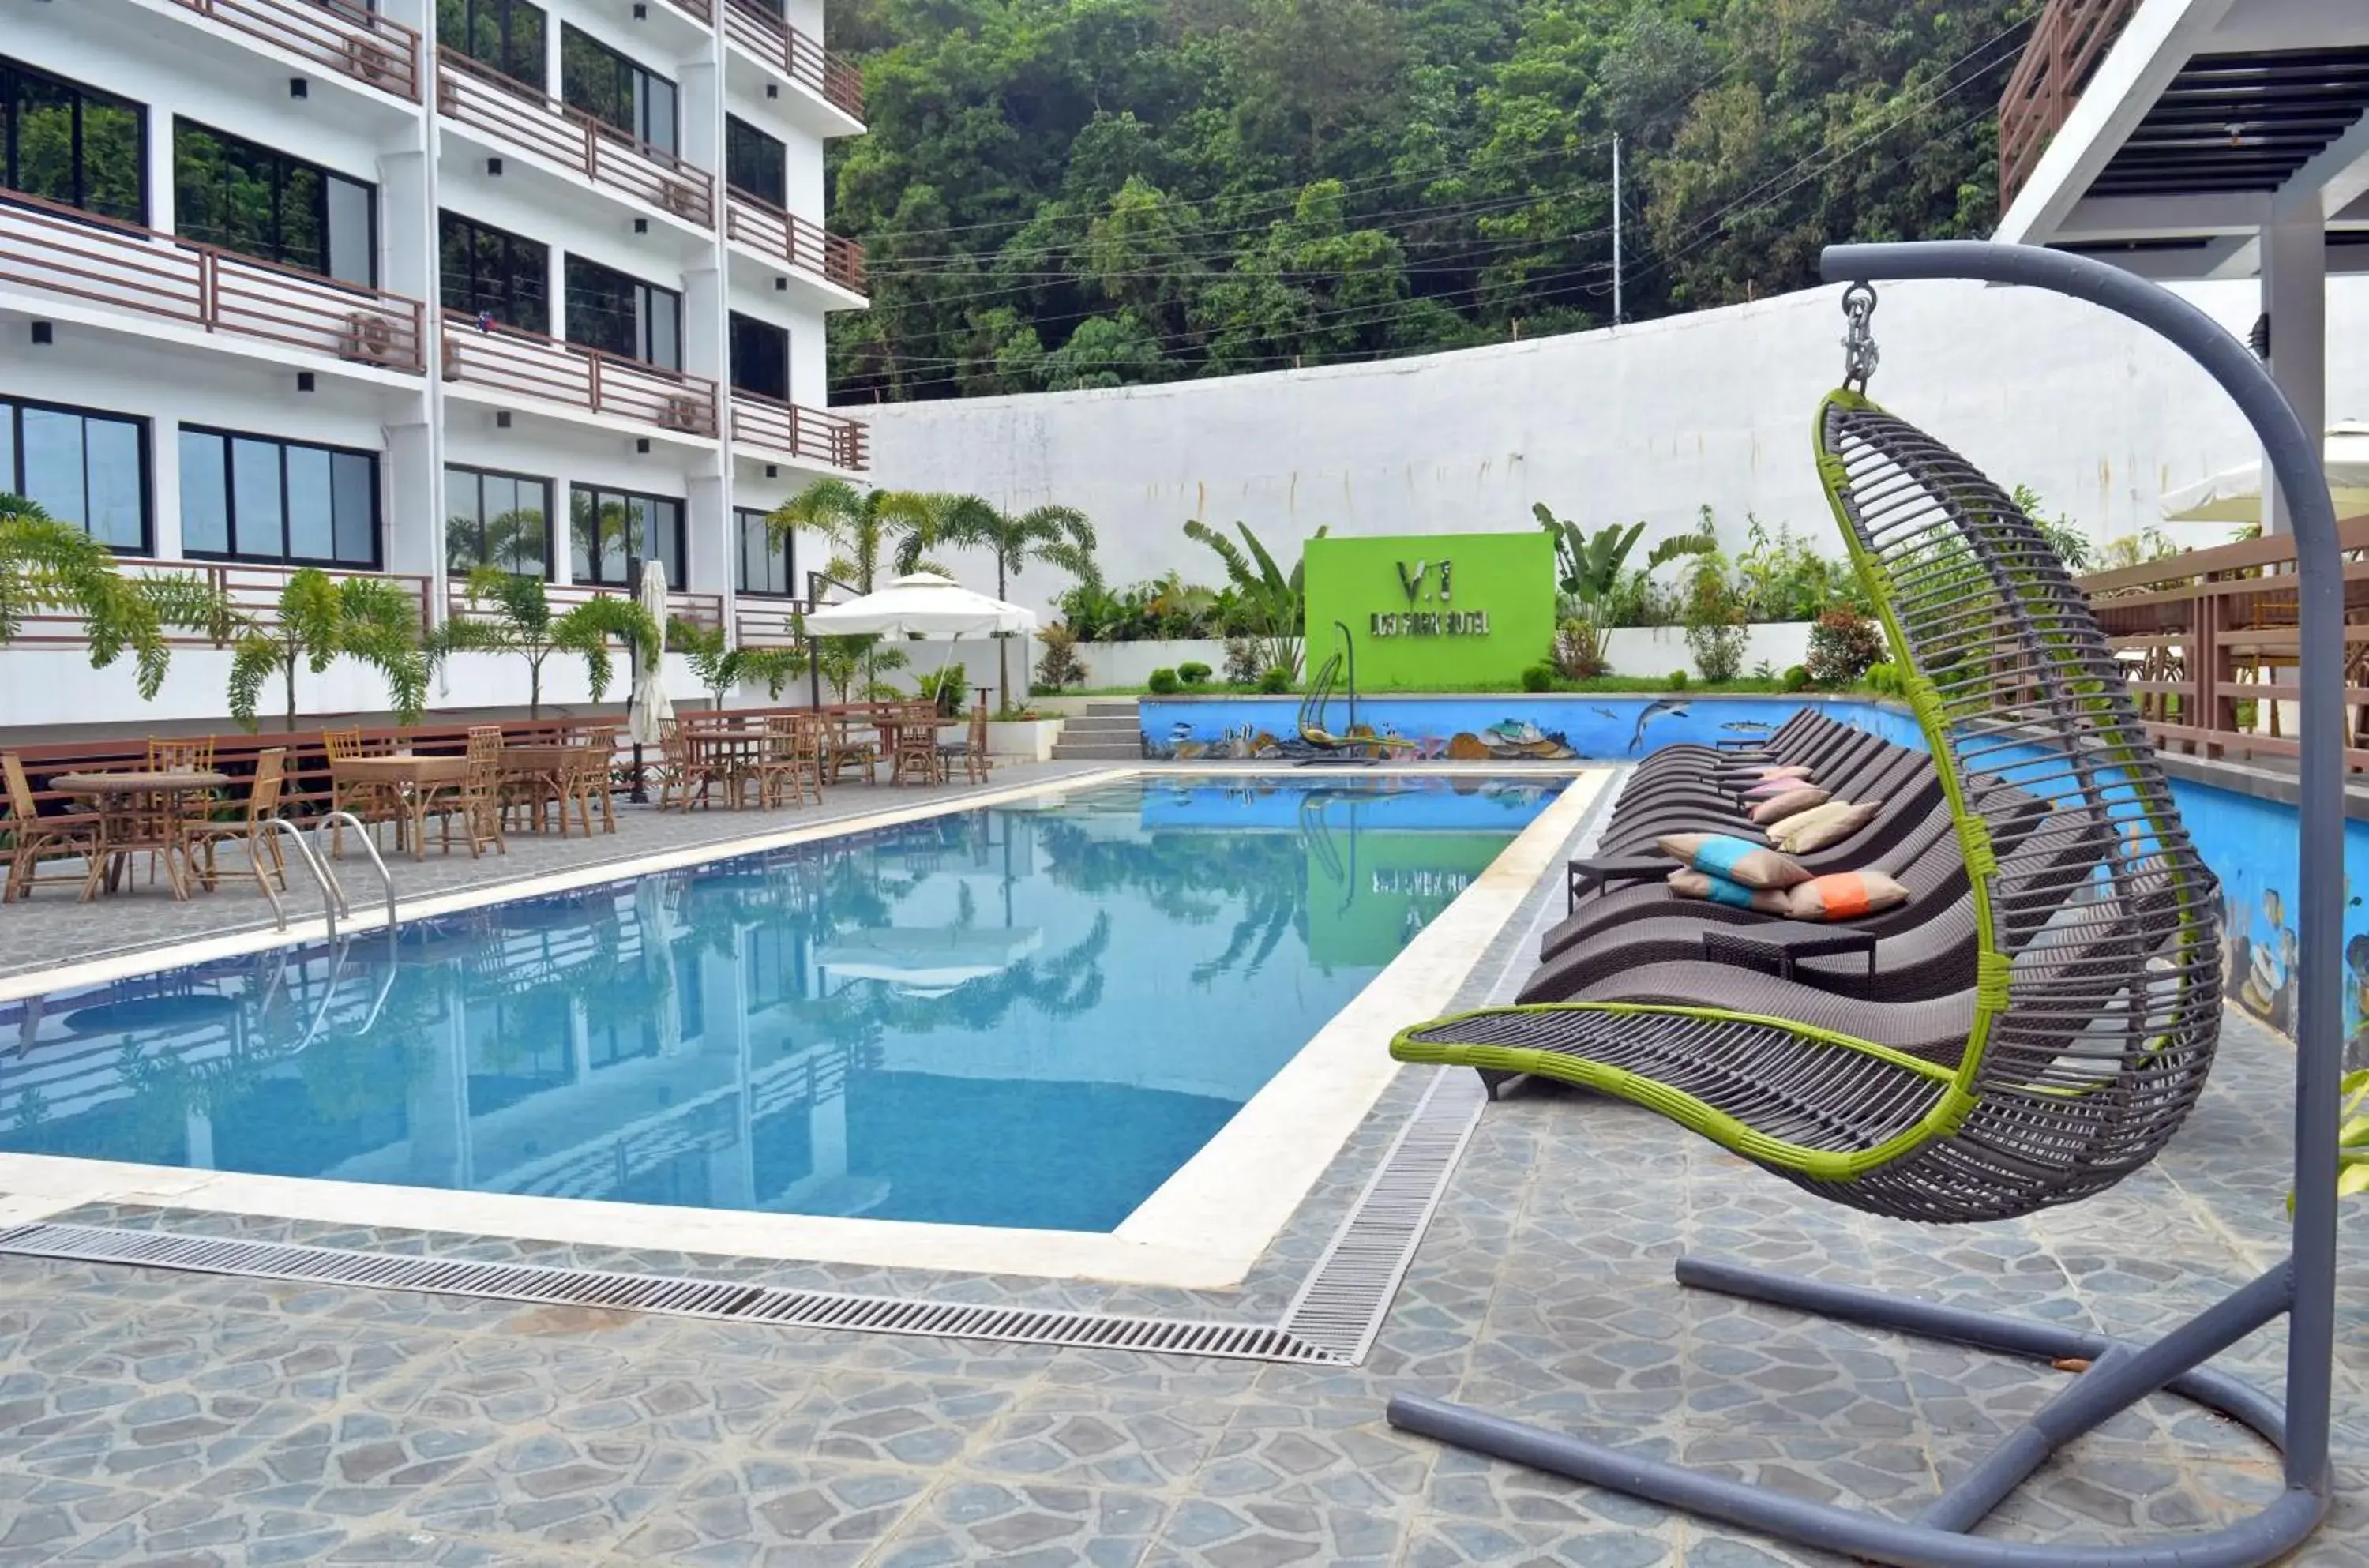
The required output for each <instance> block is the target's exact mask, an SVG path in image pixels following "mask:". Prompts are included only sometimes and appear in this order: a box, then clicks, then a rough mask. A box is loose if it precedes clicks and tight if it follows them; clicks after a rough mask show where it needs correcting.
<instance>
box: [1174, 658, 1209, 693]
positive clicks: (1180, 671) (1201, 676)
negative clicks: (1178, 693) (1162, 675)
mask: <svg viewBox="0 0 2369 1568" xmlns="http://www.w3.org/2000/svg"><path fill="white" fill-rule="evenodd" d="M1176 679H1177V680H1179V681H1184V684H1186V685H1187V686H1198V685H1201V684H1203V683H1205V682H1206V681H1207V680H1208V679H1209V667H1208V666H1207V665H1206V664H1203V663H1202V662H1201V661H1200V660H1199V659H1197V658H1196V659H1191V660H1188V661H1187V662H1185V663H1184V664H1180V665H1178V666H1177V667H1176Z"/></svg>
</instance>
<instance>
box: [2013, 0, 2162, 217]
mask: <svg viewBox="0 0 2369 1568" xmlns="http://www.w3.org/2000/svg"><path fill="white" fill-rule="evenodd" d="M2140 3H2141V0H2048V7H2047V9H2045V10H2043V12H2041V14H2040V20H2039V21H2038V22H2036V23H2035V24H2033V26H2032V29H2031V41H2030V42H2029V43H2026V44H2025V45H2024V46H2023V53H2022V55H2021V56H2020V58H2018V60H2017V61H2016V63H2015V73H2014V74H2012V75H2010V76H2009V78H2008V83H2007V91H2006V92H2004V93H2002V94H2000V95H1999V113H1998V141H1999V182H1998V190H1999V211H2000V212H2006V211H2007V210H2008V208H2009V207H2010V206H2012V205H2014V202H2015V199H2016V194H2017V193H2018V192H2019V191H2020V190H2022V189H2023V182H2024V181H2025V180H2027V179H2030V178H2031V171H2032V168H2033V166H2035V165H2037V164H2038V163H2039V162H2040V155H2041V154H2043V153H2044V152H2046V151H2047V150H2048V143H2049V142H2050V140H2051V139H2053V138H2054V136H2055V134H2056V133H2057V132H2059V131H2061V130H2063V129H2064V128H2065V120H2066V116H2067V115H2069V114H2071V113H2072V112H2073V106H2074V105H2075V104H2076V103H2077V102H2079V101H2080V97H2081V89H2082V88H2084V87H2086V86H2089V77H2090V75H2091V74H2092V73H2094V72H2095V71H2096V70H2097V69H2098V63H2099V62H2100V61H2101V60H2103V59H2105V57H2106V52H2107V51H2109V50H2111V49H2112V48H2113V47H2114V40H2116V39H2118V38H2120V37H2122V35H2123V25H2124V24H2125V23H2127V22H2128V21H2129V20H2130V19H2131V17H2133V16H2134V14H2135V13H2136V12H2137V11H2138V8H2139V6H2140Z"/></svg>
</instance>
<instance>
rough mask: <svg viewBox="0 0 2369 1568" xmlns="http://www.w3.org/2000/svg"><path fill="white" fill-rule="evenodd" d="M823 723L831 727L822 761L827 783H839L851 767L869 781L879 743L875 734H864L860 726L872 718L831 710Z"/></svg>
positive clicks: (877, 761) (875, 761)
mask: <svg viewBox="0 0 2369 1568" xmlns="http://www.w3.org/2000/svg"><path fill="white" fill-rule="evenodd" d="M824 722H825V723H826V724H827V725H829V727H830V737H829V739H830V750H828V751H827V752H826V753H825V755H824V763H825V766H826V769H827V771H828V772H829V773H830V782H831V783H832V784H837V783H839V782H840V780H841V778H842V777H843V776H844V775H845V774H846V773H848V772H849V770H851V769H853V770H854V771H856V772H857V773H861V774H862V776H863V779H864V783H866V784H870V783H871V782H872V778H873V773H872V770H873V769H874V768H875V766H877V765H878V764H879V761H880V745H879V741H878V739H877V738H876V737H875V736H872V735H867V734H864V732H863V729H862V727H863V726H866V725H869V724H871V723H872V722H873V720H872V719H871V718H869V717H868V716H865V715H857V714H851V713H834V714H832V715H829V716H828V717H827V718H826V719H825V721H824Z"/></svg>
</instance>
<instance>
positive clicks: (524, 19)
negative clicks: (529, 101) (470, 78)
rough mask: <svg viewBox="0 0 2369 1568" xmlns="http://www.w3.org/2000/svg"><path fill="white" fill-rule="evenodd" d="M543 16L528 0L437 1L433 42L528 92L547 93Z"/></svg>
mask: <svg viewBox="0 0 2369 1568" xmlns="http://www.w3.org/2000/svg"><path fill="white" fill-rule="evenodd" d="M543 29H544V14H543V8H542V7H541V6H530V5H528V4H527V0H436V41H437V42H439V43H441V44H443V45H444V46H445V47H447V48H449V49H457V50H459V51H460V52H462V53H463V54H465V55H467V56H468V57H469V58H470V59H472V60H474V61H475V62H476V63H478V64H480V65H488V66H491V67H492V68H493V69H495V70H497V71H498V72H500V73H501V74H503V75H505V76H508V77H509V78H511V79H512V80H513V81H519V82H524V83H525V84H526V85H527V86H530V87H548V86H549V85H550V82H549V73H548V72H547V71H546V70H545V69H544V52H543V40H544V31H543Z"/></svg>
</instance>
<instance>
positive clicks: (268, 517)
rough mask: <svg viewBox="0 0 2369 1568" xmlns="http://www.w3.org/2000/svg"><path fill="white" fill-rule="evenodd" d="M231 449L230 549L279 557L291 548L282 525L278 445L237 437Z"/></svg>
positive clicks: (252, 555) (271, 558)
mask: <svg viewBox="0 0 2369 1568" xmlns="http://www.w3.org/2000/svg"><path fill="white" fill-rule="evenodd" d="M230 449H231V451H230V488H231V545H230V547H231V550H232V552H233V553H234V554H236V555H246V556H248V557H250V558H253V559H260V560H267V561H276V560H280V559H281V558H282V557H284V556H285V555H287V553H288V551H287V541H286V538H285V536H284V534H283V532H282V530H281V527H280V447H279V444H278V443H277V442H275V441H245V440H234V441H232V442H231V443H230Z"/></svg>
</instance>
